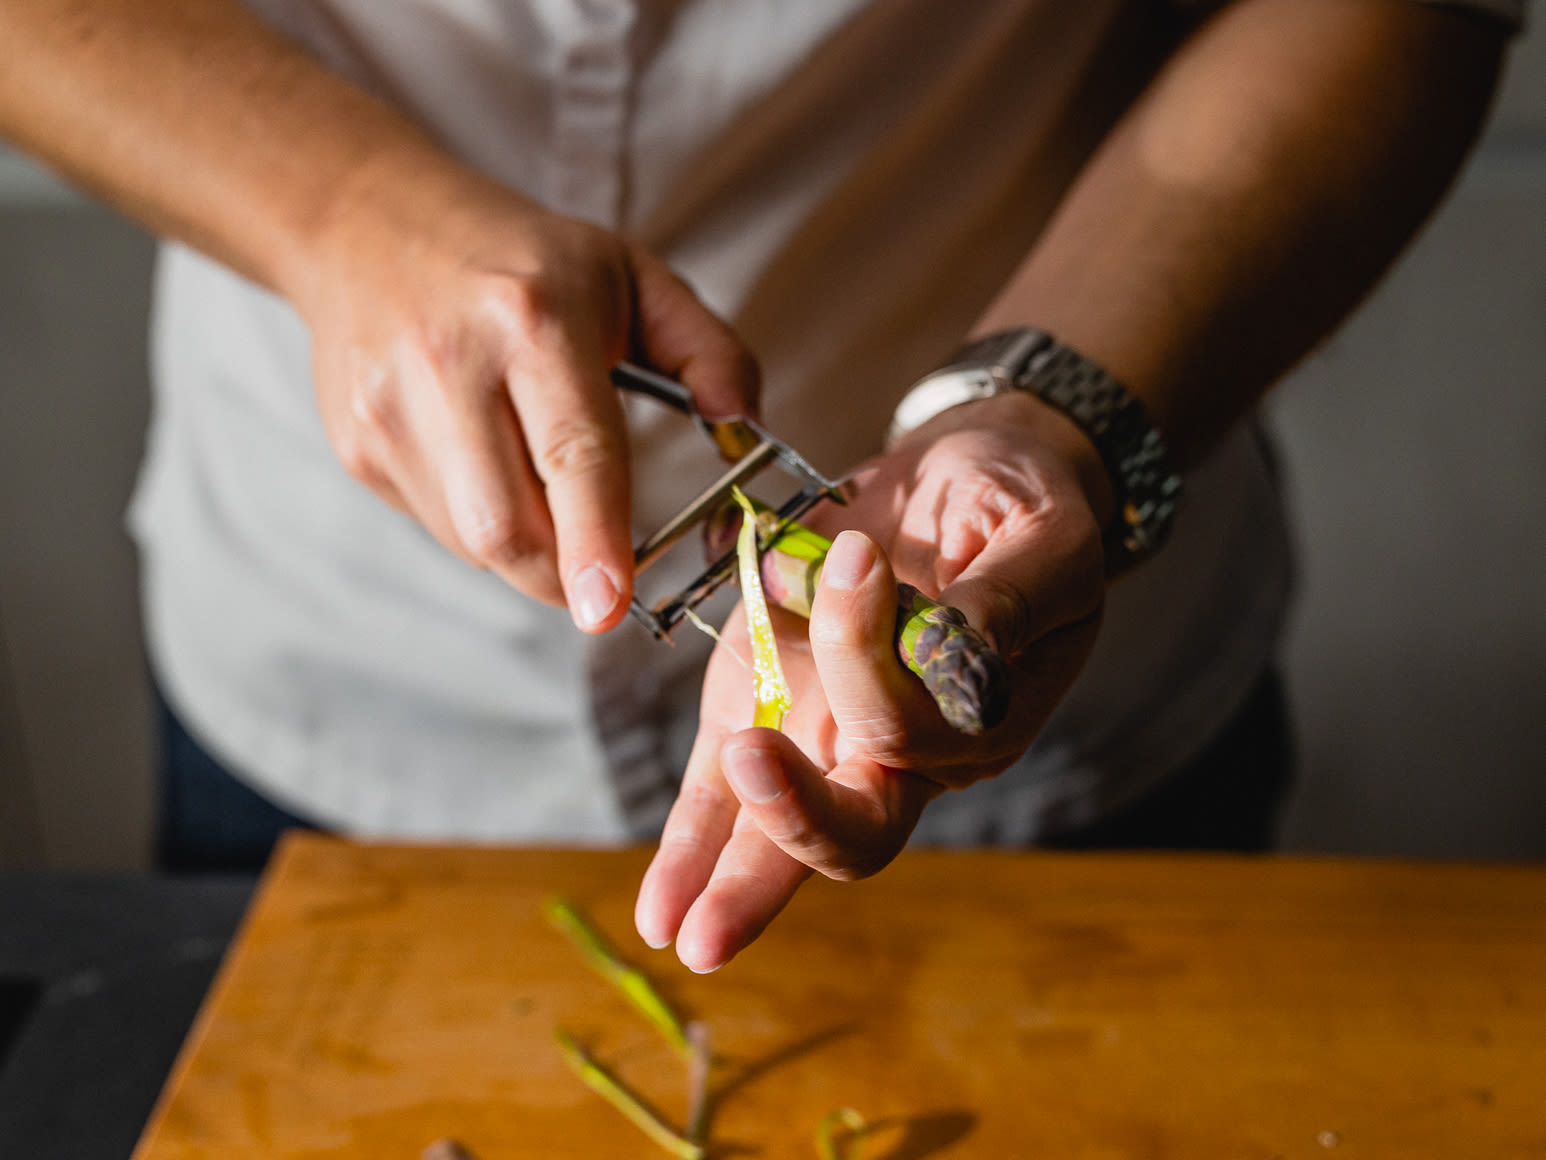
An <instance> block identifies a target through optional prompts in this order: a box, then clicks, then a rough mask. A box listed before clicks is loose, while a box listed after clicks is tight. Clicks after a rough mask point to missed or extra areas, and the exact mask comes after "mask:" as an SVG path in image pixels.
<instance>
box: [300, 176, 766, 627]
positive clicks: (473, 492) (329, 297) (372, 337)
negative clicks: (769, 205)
mask: <svg viewBox="0 0 1546 1160" xmlns="http://www.w3.org/2000/svg"><path fill="white" fill-rule="evenodd" d="M452 175H453V176H454V177H455V178H456V180H454V181H444V178H442V181H443V187H441V186H437V185H436V184H435V183H421V184H420V185H419V186H418V187H417V188H415V189H413V190H411V191H408V192H399V191H398V190H396V189H390V190H387V191H386V192H377V191H374V190H369V189H367V190H366V191H364V192H362V193H359V194H356V195H353V196H350V197H347V198H345V199H344V200H343V201H342V203H341V205H340V208H339V209H338V210H337V211H335V214H334V216H333V219H332V221H331V222H330V224H329V226H328V227H327V229H326V230H325V231H324V232H323V235H322V236H323V238H324V244H323V245H322V246H321V247H319V249H318V252H317V256H316V262H315V265H314V266H313V267H312V268H311V269H309V270H308V271H307V273H306V276H305V277H304V278H303V279H302V281H301V286H300V291H301V292H300V293H299V294H298V295H297V299H298V304H299V306H300V307H301V310H302V312H303V314H304V315H305V316H306V318H307V321H308V322H309V323H310V325H311V328H312V331H313V334H314V335H315V348H314V364H315V374H316V384H317V395H318V402H319V405H320V408H321V411H322V417H323V422H324V424H325V425H326V427H327V431H328V434H329V436H330V438H331V439H332V441H333V445H334V447H335V448H336V449H337V451H338V454H339V456H340V457H341V459H342V460H343V462H344V464H345V466H346V467H347V468H348V469H349V471H350V472H351V473H352V474H353V475H354V476H355V477H356V478H358V479H360V480H361V481H362V482H364V483H365V484H366V485H367V486H369V487H370V488H371V489H372V490H373V491H374V492H375V493H376V494H377V495H379V496H380V497H381V498H382V499H384V500H386V501H387V502H388V503H390V504H392V505H394V506H395V507H398V508H400V509H401V510H403V511H405V512H407V513H409V514H411V515H413V516H415V517H416V518H418V519H419V520H420V521H422V522H423V523H424V525H425V526H426V527H427V528H429V530H430V531H431V532H432V533H433V534H434V535H435V536H436V538H438V539H439V540H440V541H441V542H442V543H443V544H444V545H445V546H446V547H448V548H449V549H451V550H452V551H453V552H455V553H456V554H457V555H459V556H461V557H462V558H463V559H466V560H468V561H469V562H471V563H473V564H476V565H478V566H480V567H484V568H488V569H490V570H492V571H494V572H495V573H497V574H498V575H500V576H501V577H503V578H504V579H505V580H507V581H508V582H509V583H510V584H512V585H513V586H515V587H516V588H519V589H521V590H522V591H524V592H526V593H528V594H530V595H532V596H534V597H537V598H538V599H541V600H545V601H549V602H552V603H559V602H562V603H566V604H567V605H568V607H569V609H570V611H571V613H572V615H573V616H574V619H575V622H576V624H578V625H579V626H580V627H581V628H583V629H585V630H587V631H592V632H599V631H602V630H605V629H607V628H610V627H612V626H613V625H614V624H616V623H617V621H618V620H619V619H620V618H621V617H622V615H623V613H624V611H625V609H626V606H627V600H628V596H629V595H630V593H631V589H632V581H633V548H632V543H631V540H630V535H629V480H628V460H627V435H626V431H625V429H624V422H623V410H622V406H621V403H620V401H619V397H618V392H617V389H616V388H615V387H614V386H613V385H612V384H611V381H610V379H609V378H608V370H609V368H610V367H611V366H612V364H614V363H615V362H617V361H619V360H620V359H623V358H629V359H632V360H634V361H638V362H641V363H644V364H645V365H648V366H650V367H653V368H655V369H657V370H659V371H661V372H662V373H664V374H667V375H670V376H671V377H674V378H678V379H680V380H681V381H682V382H683V383H685V384H686V385H687V386H688V387H689V388H691V389H692V390H693V393H694V396H695V398H696V399H697V401H698V404H699V406H700V408H701V409H702V410H703V411H704V412H705V413H706V414H708V415H710V416H713V415H721V414H734V413H751V411H752V410H753V408H754V407H755V404H756V390H757V377H756V366H755V363H754V361H753V359H752V357H751V355H750V354H749V353H748V352H747V350H746V348H745V347H744V346H743V345H742V344H741V343H740V341H739V340H738V339H737V338H736V337H735V335H734V334H733V332H732V331H731V330H730V329H729V327H728V326H726V325H725V323H723V322H722V321H721V320H719V319H718V318H717V317H716V316H715V315H714V314H713V313H712V312H710V311H709V310H708V309H707V308H706V307H705V306H704V305H703V304H702V303H701V302H700V301H699V300H698V299H697V297H696V296H695V295H694V294H693V292H692V291H691V290H690V289H689V288H688V287H687V285H686V284H685V283H684V282H682V281H681V279H679V278H677V277H676V276H675V275H673V274H672V273H671V272H670V271H669V270H668V269H667V268H666V267H665V266H664V265H663V264H662V263H661V262H660V261H659V260H658V259H656V258H654V257H653V256H651V255H649V254H647V253H645V252H644V251H643V250H641V249H640V248H639V247H638V246H636V245H634V244H632V243H630V242H628V241H626V240H624V239H622V238H620V237H619V236H618V235H616V234H613V233H610V232H608V231H606V230H602V229H599V228H596V227H594V226H590V225H587V224H585V223H582V222H578V221H575V220H573V219H570V218H565V217H561V216H559V215H556V214H553V213H550V212H547V211H545V210H543V209H541V208H539V207H536V206H534V205H532V204H530V203H528V202H525V201H523V200H522V199H520V198H518V197H516V196H515V195H513V194H512V193H510V192H509V191H507V190H505V189H504V188H502V187H499V186H497V185H495V184H494V183H493V182H489V181H485V180H484V179H482V178H481V177H477V176H475V175H472V174H465V173H460V172H456V171H452ZM426 185H428V188H426ZM437 199H438V200H439V201H440V203H441V208H438V211H437V209H435V208H430V209H428V210H427V209H426V207H425V205H424V203H425V202H429V203H430V204H431V207H433V206H434V202H435V201H436V200H437Z"/></svg>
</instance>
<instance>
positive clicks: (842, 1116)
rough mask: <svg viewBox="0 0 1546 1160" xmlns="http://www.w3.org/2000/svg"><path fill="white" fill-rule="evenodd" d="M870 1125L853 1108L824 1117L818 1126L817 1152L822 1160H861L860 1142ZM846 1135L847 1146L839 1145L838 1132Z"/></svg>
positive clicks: (840, 1110) (829, 1113) (841, 1109)
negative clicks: (840, 1130) (840, 1131)
mask: <svg viewBox="0 0 1546 1160" xmlns="http://www.w3.org/2000/svg"><path fill="white" fill-rule="evenodd" d="M868 1127H869V1124H868V1123H866V1122H865V1119H864V1117H863V1116H861V1115H860V1114H859V1113H858V1112H856V1111H854V1110H853V1109H852V1108H838V1109H836V1110H835V1111H831V1112H828V1113H827V1114H826V1115H825V1116H823V1117H822V1119H821V1123H820V1124H818V1125H817V1126H816V1151H817V1153H818V1154H819V1155H820V1156H821V1160H859V1155H860V1151H861V1147H860V1140H862V1139H863V1137H864V1132H865V1129H867V1128H868ZM839 1129H842V1131H843V1132H844V1133H845V1135H846V1139H845V1140H844V1141H843V1142H844V1144H845V1145H846V1147H845V1146H840V1145H839V1143H838V1140H839V1136H838V1130H839Z"/></svg>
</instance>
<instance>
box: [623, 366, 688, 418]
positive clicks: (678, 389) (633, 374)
mask: <svg viewBox="0 0 1546 1160" xmlns="http://www.w3.org/2000/svg"><path fill="white" fill-rule="evenodd" d="M612 382H613V383H614V384H615V385H616V386H619V387H621V388H622V389H623V390H625V391H636V392H637V393H639V394H641V395H648V396H649V397H650V398H652V399H658V400H660V402H662V403H665V404H666V405H667V406H671V407H675V408H676V409H677V410H678V411H681V412H682V413H683V414H686V415H696V414H697V413H698V408H697V406H696V404H694V403H693V399H692V392H691V391H689V390H688V389H687V388H686V387H684V386H682V384H681V383H679V382H677V381H676V380H675V379H668V378H666V376H665V375H657V374H656V373H655V372H654V371H647V370H645V369H644V368H643V367H640V366H634V364H633V363H626V362H620V363H618V364H617V365H616V366H615V367H613V368H612Z"/></svg>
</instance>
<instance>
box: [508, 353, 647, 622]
mask: <svg viewBox="0 0 1546 1160" xmlns="http://www.w3.org/2000/svg"><path fill="white" fill-rule="evenodd" d="M555 329H558V328H555ZM505 379H506V383H507V386H508V389H509V391H510V396H511V400H512V401H513V402H514V404H515V409H516V414H517V415H518V416H519V419H520V423H521V428H522V432H523V434H524V436H525V440H526V446H527V450H528V451H529V452H530V454H531V462H532V466H533V468H534V469H535V471H536V473H537V476H538V478H540V479H541V480H542V483H543V485H544V487H545V489H546V494H547V505H548V510H549V512H551V514H552V517H553V530H554V534H555V537H556V539H557V556H558V576H559V581H560V583H561V584H562V585H563V589H564V598H565V602H566V603H567V604H568V606H569V611H570V615H571V616H573V617H574V621H575V624H577V625H578V626H579V627H580V628H582V629H584V630H585V631H587V632H601V631H604V630H605V629H608V628H611V627H612V626H613V625H615V624H616V623H617V622H618V621H619V620H621V619H622V617H623V614H624V612H625V611H626V610H627V606H628V597H629V596H630V595H631V594H632V592H633V544H632V540H631V537H630V534H629V525H630V513H631V510H632V502H631V498H630V496H631V490H630V485H629V477H628V435H627V428H626V426H625V423H624V418H623V406H622V402H621V401H620V400H619V399H618V397H617V391H616V390H615V389H614V388H613V386H612V383H611V380H610V378H609V377H608V373H607V364H606V362H605V360H604V359H603V358H602V357H601V352H600V351H599V350H598V349H590V348H588V347H586V346H583V345H582V344H580V343H576V342H575V341H573V339H572V338H571V336H569V335H568V334H566V333H561V332H560V333H558V334H554V335H552V336H550V341H547V342H544V343H542V344H541V345H540V346H537V345H533V346H532V347H531V348H529V349H528V351H527V353H526V357H525V358H523V359H522V360H520V361H519V362H516V363H514V364H512V365H511V366H510V367H509V368H508V369H507V370H506V373H505Z"/></svg>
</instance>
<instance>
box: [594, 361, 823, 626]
mask: <svg viewBox="0 0 1546 1160" xmlns="http://www.w3.org/2000/svg"><path fill="white" fill-rule="evenodd" d="M612 382H613V383H614V384H616V385H617V386H618V387H620V388H622V389H623V390H627V391H633V392H635V393H636V394H641V395H648V396H649V397H650V398H652V399H656V400H658V401H659V402H662V403H665V404H666V405H667V406H669V407H672V408H674V409H676V410H678V411H681V412H682V413H683V414H685V415H686V416H687V417H688V418H690V419H691V420H692V421H693V423H694V424H695V425H696V426H697V427H698V429H699V430H700V431H702V432H703V434H704V436H705V437H706V438H707V439H708V440H709V442H711V443H712V444H713V445H714V447H715V448H716V449H717V450H718V452H719V454H720V457H721V458H722V459H724V460H725V461H726V462H727V463H729V464H730V467H729V469H728V470H727V471H726V472H725V473H724V474H723V475H721V476H720V477H719V478H718V479H716V480H715V481H714V482H713V483H711V484H709V486H708V487H706V488H705V489H704V490H703V491H702V492H701V493H699V495H698V497H697V498H696V499H694V500H692V501H691V502H690V503H688V504H687V506H686V507H684V508H683V509H682V510H681V511H679V512H678V513H677V514H676V515H675V516H673V517H672V518H671V519H670V520H668V521H666V524H665V525H664V526H663V527H662V528H660V529H659V530H658V531H656V532H655V533H654V534H652V535H650V536H647V537H645V539H644V540H643V541H641V542H640V543H639V545H638V546H637V547H635V548H634V552H633V565H634V573H635V574H636V575H637V574H638V573H640V572H642V571H644V569H646V568H648V567H649V566H650V565H651V564H653V563H654V562H655V561H656V560H658V559H660V557H661V556H663V555H665V553H666V552H667V551H668V550H669V549H670V548H671V546H672V545H673V544H675V543H676V542H677V541H678V540H680V539H681V538H682V537H683V536H685V535H686V534H687V533H688V532H690V531H691V530H692V529H693V528H695V527H697V526H698V525H700V524H702V523H703V521H704V520H705V519H707V518H708V517H709V516H711V515H713V514H714V513H715V512H717V511H718V510H719V508H720V506H721V505H722V504H723V503H725V502H726V501H727V500H728V499H729V498H730V491H731V489H732V488H736V487H741V486H742V485H744V484H745V483H746V482H747V481H749V480H751V479H753V478H755V477H756V476H758V475H760V474H761V473H762V472H763V471H764V470H766V469H767V468H769V467H773V466H777V467H779V468H781V469H782V470H783V471H784V472H785V473H786V474H787V475H789V476H792V477H793V478H794V479H795V481H796V482H798V483H799V484H800V485H801V486H800V490H799V491H797V492H795V494H794V495H792V496H790V497H789V498H788V499H787V500H785V501H784V503H783V505H782V506H780V507H779V508H778V516H779V519H780V521H783V520H797V519H799V518H800V517H801V516H802V515H804V514H805V513H806V512H808V511H809V510H810V509H811V508H812V507H814V506H815V505H816V504H818V503H820V502H821V501H822V500H823V499H831V500H835V501H836V502H837V503H844V502H845V500H844V497H843V492H842V482H843V481H842V480H833V479H828V478H827V477H826V476H824V475H822V474H821V473H820V472H819V471H817V470H816V469H815V468H814V467H812V466H811V465H810V464H809V463H808V462H806V459H805V457H804V456H803V455H801V454H800V453H799V452H798V451H796V450H795V449H794V448H793V447H791V446H789V444H787V443H785V442H784V441H783V440H781V439H778V438H777V437H775V436H774V435H772V434H770V433H769V432H768V431H767V430H766V429H764V428H763V427H762V426H761V425H760V424H759V423H757V422H756V421H755V420H753V419H748V418H745V417H743V416H735V417H732V418H728V419H716V420H713V421H710V420H708V419H705V418H704V417H703V416H702V415H701V414H699V412H698V408H697V406H696V405H695V404H694V402H693V398H692V392H691V391H689V390H688V389H687V388H686V387H684V386H683V385H682V384H681V383H679V382H676V381H675V380H674V379H669V378H666V377H665V376H664V375H659V374H656V373H655V372H653V371H648V370H645V369H644V368H643V367H638V366H634V365H633V364H631V363H618V364H617V365H616V366H614V367H613V368H612ZM735 563H736V560H735V553H734V552H733V551H731V552H726V553H725V554H724V555H723V556H721V557H720V558H719V559H717V560H715V561H714V562H713V563H712V564H710V565H709V566H708V567H707V568H705V569H704V570H703V571H702V572H701V573H699V575H698V577H697V579H695V580H693V581H692V582H691V583H690V584H688V585H687V586H686V587H685V588H683V589H682V590H681V591H680V592H678V593H676V594H675V595H674V596H669V597H666V598H664V599H662V600H660V601H659V602H657V603H656V605H655V607H654V608H648V607H646V606H645V605H644V604H643V603H642V602H641V601H640V600H639V597H638V596H637V594H636V595H635V596H634V598H633V600H632V602H631V603H630V605H629V611H630V612H632V613H633V615H634V617H635V619H637V620H638V621H640V622H641V623H642V624H643V625H644V626H645V627H646V628H648V629H649V630H650V632H651V633H652V634H653V635H654V636H655V639H656V640H666V639H669V637H670V635H671V630H672V629H674V628H675V627H676V626H677V625H678V624H680V623H681V622H682V620H683V618H684V617H686V616H687V614H688V613H689V612H691V611H692V610H693V609H695V608H697V607H698V605H700V604H702V603H703V602H704V601H705V600H707V599H708V598H709V597H710V596H712V595H713V594H714V592H716V591H717V590H718V589H719V587H720V586H721V585H722V584H724V582H725V581H726V580H728V579H729V578H730V577H731V576H732V575H734V574H735Z"/></svg>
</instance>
